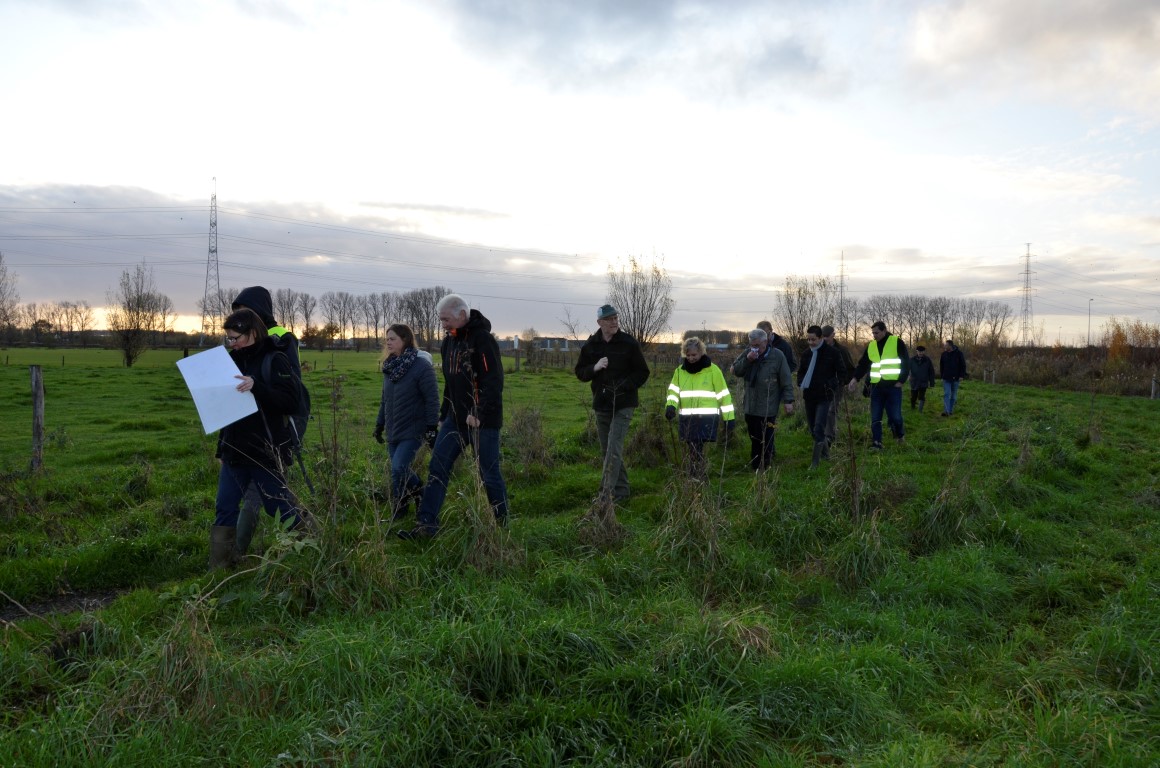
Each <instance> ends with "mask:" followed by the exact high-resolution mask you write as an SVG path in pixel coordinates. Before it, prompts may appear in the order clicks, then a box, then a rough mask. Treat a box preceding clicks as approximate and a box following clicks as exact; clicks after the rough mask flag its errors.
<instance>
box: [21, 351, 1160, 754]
mask: <svg viewBox="0 0 1160 768" xmlns="http://www.w3.org/2000/svg"><path fill="white" fill-rule="evenodd" d="M179 356H180V352H177V353H164V352H149V353H146V355H145V357H144V358H142V360H141V362H140V363H139V364H138V365H137V366H135V367H134V368H132V369H125V368H122V367H120V360H119V357H118V356H117V354H116V353H115V352H111V351H98V350H87V351H78V350H64V351H60V350H55V351H47V350H37V351H28V350H15V349H13V350H6V351H0V358H2V359H3V360H4V362H5V365H4V366H3V367H0V414H3V415H2V416H0V418H2V419H3V421H2V426H3V429H0V548H2V551H3V560H2V561H0V591H3V593H4V594H5V595H6V596H7V599H5V598H4V597H2V596H0V611H2V613H0V615H2V616H3V617H4V619H5V622H4V623H3V624H2V625H0V627H2V630H0V631H2V633H3V634H2V636H3V650H2V656H0V659H2V662H0V718H2V726H3V727H2V728H0V765H4V766H18V765H19V766H23V765H29V766H39V765H44V766H71V765H142V764H150V765H166V766H169V765H287V766H290V765H292V766H306V765H335V766H338V765H441V766H443V765H462V766H478V765H534V766H541V765H543V766H552V765H601V766H622V765H639V766H668V765H674V766H694V765H706V766H708V765H730V766H742V765H762V766H810V765H859V766H898V765H923V766H943V765H964V766H965V765H979V766H983V765H1012V766H1058V765H1092V766H1151V765H1157V764H1160V735H1158V734H1160V696H1158V690H1157V688H1158V686H1157V680H1156V678H1155V666H1156V664H1157V658H1158V653H1160V599H1158V598H1160V554H1157V547H1156V543H1157V532H1158V529H1160V524H1158V519H1157V518H1158V511H1160V462H1158V460H1157V459H1158V455H1160V454H1158V451H1157V449H1156V445H1157V442H1158V438H1160V419H1158V418H1157V416H1158V412H1157V411H1158V409H1160V403H1157V402H1152V401H1148V400H1143V399H1135V398H1131V399H1130V398H1112V397H1104V396H1099V397H1096V398H1092V397H1090V396H1088V395H1084V394H1073V393H1062V392H1045V391H1042V390H1036V389H1030V388H1018V387H1005V386H989V385H982V384H979V383H976V382H968V383H967V384H966V385H964V388H963V391H962V394H961V405H960V413H959V414H956V416H955V417H954V418H952V419H941V418H939V417H938V413H939V412H940V411H941V391H934V390H932V391H931V393H930V394H931V400H930V401H929V402H928V404H927V405H928V407H927V411H926V413H924V414H921V415H919V414H916V413H915V412H912V411H910V410H909V409H907V410H906V411H905V416H906V419H907V429H908V436H907V443H906V445H905V446H896V445H887V448H886V450H884V451H883V452H882V453H880V454H870V453H868V452H867V451H866V444H867V442H868V425H867V416H866V406H865V401H863V400H862V399H861V398H853V399H852V400H851V401H850V402H851V405H852V407H851V409H850V415H849V420H848V421H847V422H846V424H845V431H846V434H845V436H844V439H843V442H844V445H845V446H846V447H847V448H852V450H843V451H838V452H836V454H835V458H834V461H833V462H832V463H831V464H829V465H827V466H826V468H825V470H824V471H821V472H811V471H809V470H808V466H809V461H810V440H809V437H808V435H807V434H806V432H805V431H804V429H803V428H802V424H801V421H800V417H797V416H795V417H791V418H788V419H783V424H782V427H781V431H780V436H779V438H778V465H777V469H776V471H774V472H771V473H768V474H766V475H764V476H754V475H752V474H750V473H747V472H746V471H745V470H744V462H745V459H746V458H747V451H748V445H747V440H746V439H745V438H740V439H736V440H735V441H734V445H732V446H731V447H730V449H729V450H728V451H727V452H724V453H723V452H722V450H721V448H720V447H719V446H718V447H716V448H714V449H713V450H712V451H711V452H710V463H711V466H712V468H713V469H712V475H713V477H712V481H711V483H710V484H709V485H708V486H707V487H704V488H699V487H696V486H689V485H688V484H686V483H684V482H682V481H681V480H680V479H679V478H678V476H677V474H676V473H675V471H674V469H673V467H674V461H675V459H676V457H675V456H674V448H675V444H674V442H673V438H672V433H671V432H670V428H669V426H668V425H667V424H666V423H665V422H664V421H663V419H661V418H660V413H661V411H662V408H663V400H664V389H665V386H666V385H667V383H668V380H669V376H670V374H671V369H668V370H663V371H654V375H653V378H652V380H651V381H650V382H649V386H648V391H647V392H646V393H645V394H644V396H643V400H644V401H645V403H646V405H645V406H643V407H642V408H641V409H639V410H638V411H637V416H636V420H635V422H634V432H633V435H632V437H631V446H630V450H629V466H630V474H631V478H632V481H633V491H634V495H633V498H632V499H631V500H630V501H629V502H628V504H627V505H626V506H625V507H624V508H622V509H619V510H618V511H617V514H618V517H619V520H620V522H621V523H622V524H623V530H622V531H620V530H618V531H614V532H610V531H607V530H605V531H601V530H598V529H594V527H593V526H592V525H591V524H587V523H586V524H581V520H582V519H583V518H584V517H585V515H586V514H587V513H588V512H589V510H590V504H591V501H592V495H593V493H594V491H595V488H596V483H597V481H598V476H599V461H598V457H597V456H596V450H595V448H594V445H595V435H594V433H593V429H592V427H591V424H590V414H589V411H588V407H587V403H588V399H589V397H588V393H587V388H586V386H585V385H583V384H581V383H579V382H577V381H576V380H575V379H574V378H573V377H572V376H571V375H570V374H569V373H567V372H561V371H543V372H532V371H527V370H525V371H523V372H521V373H519V374H516V373H511V374H510V375H509V377H508V380H507V387H506V390H505V398H506V418H507V423H506V425H505V433H504V469H505V475H506V477H507V480H508V483H509V486H510V490H511V496H512V516H513V517H512V521H511V526H510V528H509V529H508V530H507V531H496V530H495V529H494V527H489V526H488V525H487V516H486V514H484V512H486V510H484V509H483V506H484V505H483V504H482V503H481V499H480V491H479V489H478V488H477V486H476V484H475V483H474V482H473V478H472V474H471V472H470V471H469V470H470V467H469V466H467V467H460V471H458V472H457V474H456V477H455V480H454V485H453V488H452V492H451V493H450V494H449V495H448V504H447V507H446V508H445V520H446V528H445V530H444V533H443V534H442V535H441V536H440V537H439V538H437V539H436V540H435V541H434V542H432V543H430V544H428V545H416V544H409V543H404V542H400V541H398V540H396V539H395V537H394V536H393V534H392V530H391V526H390V524H389V523H386V522H383V518H384V517H389V516H388V515H386V514H385V509H384V494H385V490H386V487H387V481H386V466H385V463H386V462H385V453H384V451H383V450H382V448H381V447H380V446H378V445H377V444H375V443H373V441H372V440H371V438H370V434H371V431H372V428H373V425H374V419H375V414H376V410H377V402H378V392H379V386H380V376H379V374H378V373H377V372H376V365H375V362H376V356H375V355H373V354H369V353H366V354H357V355H356V354H353V353H326V354H323V353H316V354H312V353H307V354H306V355H305V356H304V359H305V360H306V361H307V362H308V363H310V368H311V370H310V371H309V372H308V373H307V374H306V377H307V383H308V385H309V386H310V389H311V392H312V396H313V401H314V405H315V414H316V418H315V420H314V422H312V425H311V427H310V432H309V434H308V443H309V450H308V451H307V454H306V462H307V465H308V467H309V471H310V473H311V475H312V478H313V480H314V485H315V493H314V494H310V493H308V492H307V491H306V488H305V486H304V484H303V483H302V482H301V475H300V474H299V473H297V472H296V473H295V486H296V488H297V489H298V490H299V491H300V492H301V493H302V495H303V498H304V500H308V505H309V507H310V508H311V509H312V510H313V511H314V512H315V514H316V516H317V517H318V518H319V520H320V523H321V527H322V533H321V535H320V536H319V537H318V538H317V539H316V540H307V541H305V542H301V541H294V540H291V539H289V538H287V537H284V536H279V535H277V534H276V532H274V531H273V530H271V529H272V526H270V525H269V524H268V523H264V526H263V529H262V532H261V534H260V537H259V544H260V548H261V550H262V551H263V553H264V557H263V558H262V559H261V560H255V562H254V563H252V564H251V566H250V567H247V568H245V569H243V570H240V571H238V572H235V573H234V574H232V575H230V576H228V577H225V576H221V575H217V576H214V575H210V574H207V573H206V571H205V563H206V558H207V538H208V528H209V526H210V524H211V523H212V519H213V497H214V491H215V489H216V477H217V464H216V461H215V460H214V459H213V449H214V440H213V437H212V436H205V435H204V434H202V432H201V429H200V425H199V422H198V418H197V415H196V411H195V410H194V408H193V405H192V403H191V402H190V400H189V397H188V393H187V392H186V389H185V387H184V384H183V383H182V380H181V377H180V375H179V373H178V371H177V368H176V366H175V365H173V363H174V362H175V360H176V359H177V358H178V357H179ZM62 358H63V364H62ZM719 362H724V361H719ZM29 364H39V365H42V366H43V367H44V380H45V386H46V391H47V408H46V429H47V433H48V440H47V446H46V451H45V468H44V471H43V472H42V473H41V474H39V475H36V476H33V475H29V474H28V472H27V467H28V459H29V446H30V437H29V434H30V429H31V420H32V419H31V412H30V404H31V396H30V392H29V372H28V368H27V366H28V365H29ZM601 533H604V534H609V535H599V534H601ZM613 534H615V535H613ZM85 596H90V597H94V598H98V599H99V600H100V604H101V605H102V607H99V608H97V607H92V608H89V609H87V610H79V611H77V610H74V611H72V612H68V613H53V614H48V615H45V616H43V617H41V618H31V617H28V616H27V615H26V614H25V613H24V611H22V610H21V609H20V608H19V607H18V604H19V605H23V606H26V607H29V608H32V609H35V610H39V608H38V606H39V607H44V606H48V605H54V604H58V605H62V606H71V607H74V608H75V607H76V606H77V605H78V604H79V605H82V606H83V605H84V603H78V601H79V599H80V598H82V597H85ZM94 605H95V604H94Z"/></svg>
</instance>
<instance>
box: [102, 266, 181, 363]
mask: <svg viewBox="0 0 1160 768" xmlns="http://www.w3.org/2000/svg"><path fill="white" fill-rule="evenodd" d="M162 299H164V300H165V301H166V302H169V299H168V297H167V296H164V295H163V294H161V293H159V292H158V291H157V287H156V285H155V284H154V281H153V270H152V269H151V268H149V267H147V266H146V265H144V264H138V265H137V266H136V267H135V268H134V269H133V271H132V272H129V271H128V270H125V271H124V272H122V273H121V281H120V284H119V286H118V287H117V289H116V290H110V291H109V293H108V302H109V306H108V309H107V311H106V318H107V321H108V325H109V330H110V331H112V332H113V335H114V337H115V338H116V339H117V346H118V348H119V349H120V350H121V355H122V357H123V358H124V361H125V367H127V368H128V367H132V365H133V363H135V362H137V359H138V358H139V357H141V355H142V353H144V352H145V350H146V349H147V348H148V346H149V336H150V334H151V333H153V332H154V331H155V330H156V329H157V328H158V326H159V325H161V323H162V320H161V314H162V306H163V304H164V302H162V301H161V300H162ZM172 306H173V304H172V302H169V307H172Z"/></svg>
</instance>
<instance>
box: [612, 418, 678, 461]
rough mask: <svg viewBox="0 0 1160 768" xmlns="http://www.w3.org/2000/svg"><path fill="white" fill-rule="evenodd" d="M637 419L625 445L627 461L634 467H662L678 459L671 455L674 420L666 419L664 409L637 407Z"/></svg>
mask: <svg viewBox="0 0 1160 768" xmlns="http://www.w3.org/2000/svg"><path fill="white" fill-rule="evenodd" d="M635 421H636V426H635V427H634V428H633V430H632V431H631V432H630V433H629V435H628V440H627V441H626V443H625V446H624V454H625V456H626V457H627V458H626V461H628V462H629V463H630V464H631V465H632V466H634V467H660V466H664V465H665V464H671V463H673V462H674V461H676V459H677V456H675V455H670V454H671V448H670V444H671V442H672V438H671V431H672V430H671V426H670V425H671V424H672V422H669V421H666V420H665V414H664V411H663V410H659V409H656V408H640V409H637V418H636V420H635Z"/></svg>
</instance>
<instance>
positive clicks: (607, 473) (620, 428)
mask: <svg viewBox="0 0 1160 768" xmlns="http://www.w3.org/2000/svg"><path fill="white" fill-rule="evenodd" d="M634 410H635V409H634V408H619V409H617V410H615V411H596V436H597V437H598V438H600V452H601V453H602V454H603V456H604V467H603V469H602V471H601V473H600V492H601V493H602V494H607V493H611V494H612V498H614V499H616V500H617V501H621V500H623V499H627V498H628V495H629V493H630V492H631V489H630V488H629V487H628V470H626V469H625V468H624V441H625V439H626V438H627V437H628V426H629V424H631V423H632V414H633V411H634Z"/></svg>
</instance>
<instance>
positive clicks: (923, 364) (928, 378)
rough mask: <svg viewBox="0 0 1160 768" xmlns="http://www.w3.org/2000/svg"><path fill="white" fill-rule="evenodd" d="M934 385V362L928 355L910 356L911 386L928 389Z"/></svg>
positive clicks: (912, 387)
mask: <svg viewBox="0 0 1160 768" xmlns="http://www.w3.org/2000/svg"><path fill="white" fill-rule="evenodd" d="M933 386H934V363H933V362H931V359H930V357H929V356H927V355H923V356H922V357H921V358H919V356H918V355H915V356H914V357H912V358H910V388H911V389H926V388H927V387H933Z"/></svg>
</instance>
